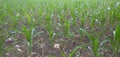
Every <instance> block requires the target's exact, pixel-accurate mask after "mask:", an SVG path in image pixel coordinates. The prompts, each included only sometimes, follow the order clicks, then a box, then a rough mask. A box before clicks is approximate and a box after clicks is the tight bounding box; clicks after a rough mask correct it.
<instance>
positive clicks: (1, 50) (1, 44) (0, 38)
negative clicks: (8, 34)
mask: <svg viewBox="0 0 120 57" xmlns="http://www.w3.org/2000/svg"><path fill="white" fill-rule="evenodd" d="M4 42H5V39H4V38H2V37H1V34H0V57H2V56H3V53H2V52H3V45H4Z"/></svg>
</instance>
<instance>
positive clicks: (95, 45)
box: [80, 28, 101, 57]
mask: <svg viewBox="0 0 120 57" xmlns="http://www.w3.org/2000/svg"><path fill="white" fill-rule="evenodd" d="M80 33H83V34H85V35H86V36H87V37H88V39H89V41H90V43H91V44H92V50H91V51H92V54H93V57H100V49H101V48H100V46H99V39H98V38H96V37H94V35H91V34H89V33H88V32H87V31H85V30H84V29H82V28H80Z"/></svg>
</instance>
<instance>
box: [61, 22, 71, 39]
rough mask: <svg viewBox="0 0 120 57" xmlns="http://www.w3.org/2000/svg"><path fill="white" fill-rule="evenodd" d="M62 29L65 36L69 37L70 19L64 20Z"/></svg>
mask: <svg viewBox="0 0 120 57" xmlns="http://www.w3.org/2000/svg"><path fill="white" fill-rule="evenodd" d="M63 30H64V34H65V35H66V36H67V37H71V35H72V33H71V32H70V21H68V20H65V22H64V24H63Z"/></svg>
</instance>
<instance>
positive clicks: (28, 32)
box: [22, 13, 35, 57]
mask: <svg viewBox="0 0 120 57" xmlns="http://www.w3.org/2000/svg"><path fill="white" fill-rule="evenodd" d="M26 16H27V18H28V19H27V24H28V25H30V27H29V28H28V27H27V26H25V25H23V26H22V31H23V35H24V36H25V38H26V40H27V46H28V50H29V56H30V57H31V55H32V47H33V38H34V33H35V28H34V27H35V26H34V23H33V22H32V19H31V17H30V15H29V14H27V13H26Z"/></svg>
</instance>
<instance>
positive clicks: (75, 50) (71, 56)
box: [69, 45, 85, 57]
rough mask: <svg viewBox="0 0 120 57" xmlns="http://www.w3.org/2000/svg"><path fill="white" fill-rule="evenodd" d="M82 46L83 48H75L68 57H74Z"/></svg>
mask: <svg viewBox="0 0 120 57" xmlns="http://www.w3.org/2000/svg"><path fill="white" fill-rule="evenodd" d="M83 46H85V45H81V46H76V47H75V48H74V49H73V50H72V52H71V53H70V54H69V57H74V56H75V53H76V52H77V50H78V49H79V48H82V47H83Z"/></svg>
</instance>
